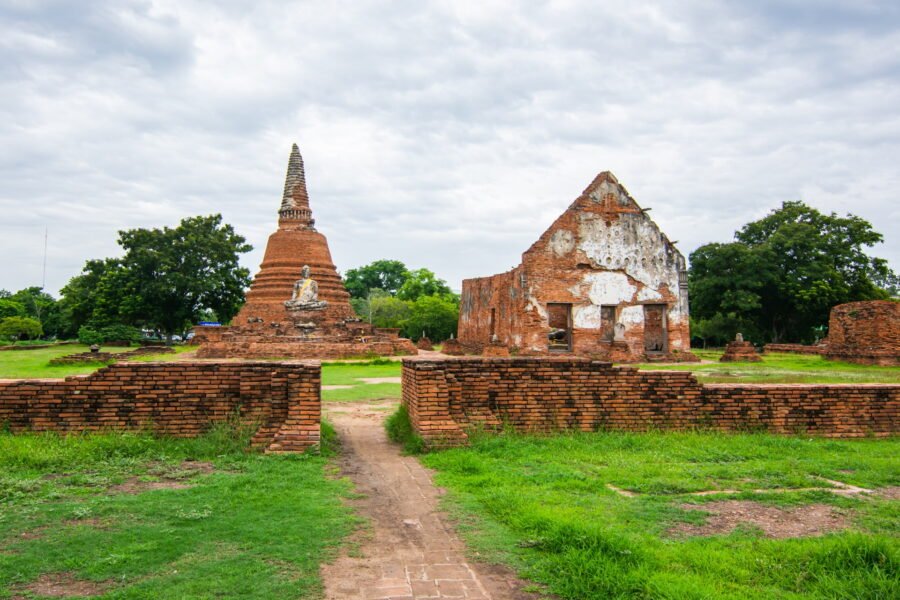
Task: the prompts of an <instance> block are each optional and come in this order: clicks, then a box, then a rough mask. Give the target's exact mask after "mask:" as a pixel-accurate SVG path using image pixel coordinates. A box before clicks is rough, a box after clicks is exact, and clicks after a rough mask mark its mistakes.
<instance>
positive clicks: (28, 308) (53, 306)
mask: <svg viewBox="0 0 900 600" xmlns="http://www.w3.org/2000/svg"><path fill="white" fill-rule="evenodd" d="M9 300H12V301H13V302H17V303H19V304H20V305H21V306H22V307H23V309H24V310H25V313H24V314H25V316H26V317H31V318H32V319H36V320H37V321H39V322H40V324H41V329H42V333H41V335H46V336H57V335H60V334H61V333H63V332H64V330H65V329H66V324H65V322H64V319H63V315H62V314H61V312H60V308H59V305H58V303H57V301H56V298H54V297H53V296H51V295H50V294H48V293H47V292H45V291H44V288H42V287H39V286H31V287H27V288H24V289H21V290H19V291H18V292H16V293H15V294H12V295H11V296H10V297H9Z"/></svg>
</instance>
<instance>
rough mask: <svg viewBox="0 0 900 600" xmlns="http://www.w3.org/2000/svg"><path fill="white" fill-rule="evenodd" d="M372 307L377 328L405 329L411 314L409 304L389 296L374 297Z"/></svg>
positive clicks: (373, 322) (373, 319)
mask: <svg viewBox="0 0 900 600" xmlns="http://www.w3.org/2000/svg"><path fill="white" fill-rule="evenodd" d="M370 307H371V311H372V324H373V325H374V326H375V327H403V323H404V322H405V321H406V319H407V318H409V316H410V313H411V307H410V303H409V302H406V301H405V300H401V299H400V298H395V297H394V296H389V295H379V296H375V297H373V298H372V299H371V302H370Z"/></svg>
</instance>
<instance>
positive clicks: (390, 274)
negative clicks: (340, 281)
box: [344, 259, 409, 298]
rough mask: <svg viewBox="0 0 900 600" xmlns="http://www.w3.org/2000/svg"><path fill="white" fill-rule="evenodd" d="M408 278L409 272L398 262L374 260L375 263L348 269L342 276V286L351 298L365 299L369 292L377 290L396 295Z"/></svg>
mask: <svg viewBox="0 0 900 600" xmlns="http://www.w3.org/2000/svg"><path fill="white" fill-rule="evenodd" d="M408 278H409V271H408V270H407V268H406V265H404V264H403V263H402V262H400V261H399V260H384V259H382V260H376V261H375V262H373V263H371V264H368V265H365V266H362V267H357V268H356V269H349V270H348V271H347V272H346V273H345V274H344V286H345V287H346V288H347V291H348V292H350V296H351V297H352V298H365V297H366V296H368V295H369V290H374V289H379V290H384V291H385V292H387V293H389V294H391V295H392V296H393V295H396V294H397V292H398V291H399V290H400V287H401V286H402V285H403V283H404V282H405V281H406V280H407V279H408Z"/></svg>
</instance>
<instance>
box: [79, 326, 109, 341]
mask: <svg viewBox="0 0 900 600" xmlns="http://www.w3.org/2000/svg"><path fill="white" fill-rule="evenodd" d="M78 341H79V342H81V343H82V344H87V345H88V346H91V345H93V344H99V343H101V342H103V335H102V334H101V333H100V332H99V331H97V330H96V329H94V328H93V327H88V326H87V325H82V326H81V327H79V328H78Z"/></svg>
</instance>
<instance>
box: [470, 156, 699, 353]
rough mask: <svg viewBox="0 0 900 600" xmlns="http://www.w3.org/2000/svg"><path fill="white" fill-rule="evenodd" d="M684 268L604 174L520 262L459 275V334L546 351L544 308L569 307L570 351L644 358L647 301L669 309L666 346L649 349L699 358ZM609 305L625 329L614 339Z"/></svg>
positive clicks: (666, 241)
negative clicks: (489, 272)
mask: <svg viewBox="0 0 900 600" xmlns="http://www.w3.org/2000/svg"><path fill="white" fill-rule="evenodd" d="M685 270H686V264H685V259H684V257H683V256H682V255H681V253H680V252H678V250H677V248H676V247H675V246H674V244H673V243H672V242H670V241H669V239H668V238H667V237H666V236H665V235H664V234H663V233H662V232H661V231H660V230H659V227H657V225H656V224H655V223H654V222H653V221H652V220H651V219H650V218H649V217H648V216H647V214H646V212H645V211H643V210H641V208H640V207H639V206H638V205H637V203H636V202H635V201H634V199H633V198H631V196H629V195H628V192H627V190H625V188H624V187H622V186H621V185H620V184H619V183H618V181H617V180H616V179H615V177H613V175H612V174H611V173H608V172H604V173H601V174H600V175H598V176H597V178H595V179H594V181H593V182H591V184H590V185H589V186H588V187H587V189H585V190H584V192H583V193H582V195H581V196H579V197H578V198H577V199H576V200H575V201H574V202H573V203H572V204H571V205H570V206H569V208H568V209H567V210H566V211H565V212H564V213H563V214H562V215H560V216H559V218H557V219H556V220H555V221H554V222H553V224H552V225H551V226H550V227H549V229H547V230H546V231H545V232H544V233H543V234H542V235H541V237H540V238H539V239H538V240H537V241H536V242H535V243H534V244H533V245H532V246H531V247H530V248H529V249H528V250H526V251H525V252H524V253H523V254H522V263H521V264H520V265H519V266H517V267H515V268H514V269H513V270H511V271H508V272H506V273H500V274H498V275H493V276H491V277H480V278H476V279H466V280H464V281H463V285H462V295H461V299H460V314H459V327H458V337H459V339H460V341H461V342H462V343H463V344H467V345H470V346H478V347H483V346H484V345H485V344H488V343H490V341H491V339H492V337H493V335H496V336H497V339H498V340H499V342H500V343H502V344H504V345H506V346H509V347H510V348H513V349H515V350H518V351H519V352H520V353H521V354H532V355H536V354H546V353H548V351H549V347H548V340H547V335H548V334H549V333H550V331H551V325H550V322H549V320H550V319H549V314H548V313H549V307H548V305H550V304H560V303H562V304H570V305H571V315H572V319H571V321H572V322H571V333H572V336H571V337H572V339H571V353H572V354H575V355H580V356H586V357H592V358H602V359H604V360H615V361H630V362H636V361H640V360H645V358H646V357H645V351H646V350H647V343H646V342H647V340H646V339H645V337H646V336H645V323H646V320H645V315H644V313H645V305H657V306H661V307H663V309H662V312H664V313H665V317H664V320H663V321H660V322H658V325H657V329H658V334H659V336H658V337H659V338H660V339H659V342H660V344H659V346H661V347H659V348H650V350H651V351H654V352H655V351H656V350H658V351H660V352H663V353H664V354H666V355H668V357H669V358H670V359H671V360H677V359H679V358H680V357H684V356H685V355H687V356H688V357H689V358H693V357H691V356H690V331H689V318H688V298H687V281H686V279H684V277H685ZM603 307H606V308H607V310H613V311H614V313H613V314H614V315H616V316H615V317H614V321H615V322H616V323H618V324H619V325H620V326H621V327H622V330H623V337H622V340H620V342H619V343H618V344H612V342H611V340H609V339H605V337H604V334H605V333H607V332H611V331H614V326H613V325H614V324H613V323H609V322H606V321H605V320H604V317H603V310H604V308H603ZM650 310H653V309H650ZM607 318H608V316H607ZM663 323H664V324H665V333H664V334H663ZM560 328H561V327H560ZM648 333H649V332H648Z"/></svg>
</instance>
